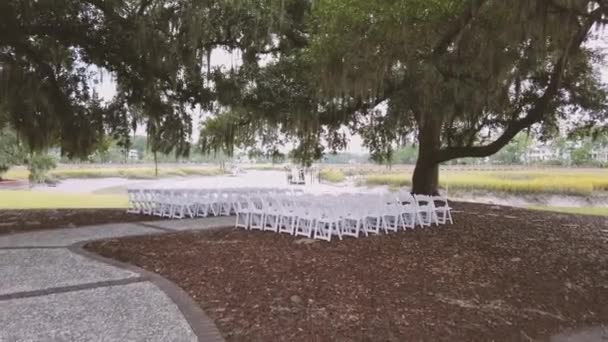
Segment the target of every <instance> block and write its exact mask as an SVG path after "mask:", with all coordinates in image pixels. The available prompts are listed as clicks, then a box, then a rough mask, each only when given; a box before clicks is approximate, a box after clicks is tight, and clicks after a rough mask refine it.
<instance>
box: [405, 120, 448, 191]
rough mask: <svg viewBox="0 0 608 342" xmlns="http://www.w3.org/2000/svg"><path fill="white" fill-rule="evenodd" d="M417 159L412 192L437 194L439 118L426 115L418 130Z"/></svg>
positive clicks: (439, 145)
mask: <svg viewBox="0 0 608 342" xmlns="http://www.w3.org/2000/svg"><path fill="white" fill-rule="evenodd" d="M418 142H419V145H418V160H416V168H415V169H414V175H413V177H412V193H414V194H421V195H437V194H438V193H439V163H438V162H437V157H438V154H439V150H440V149H441V120H438V119H436V118H433V117H432V116H431V115H427V116H426V117H424V118H423V120H422V122H420V129H419V131H418Z"/></svg>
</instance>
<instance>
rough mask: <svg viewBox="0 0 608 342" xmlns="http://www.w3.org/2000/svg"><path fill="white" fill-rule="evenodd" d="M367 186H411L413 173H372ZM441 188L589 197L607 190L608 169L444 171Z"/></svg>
mask: <svg viewBox="0 0 608 342" xmlns="http://www.w3.org/2000/svg"><path fill="white" fill-rule="evenodd" d="M364 183H365V184H366V185H368V186H374V185H387V186H389V187H406V186H410V185H411V175H410V174H405V173H399V174H395V173H388V174H372V175H369V176H366V177H365V180H364ZM439 183H440V185H441V187H443V188H446V187H448V188H449V190H455V191H458V190H462V191H474V190H484V191H491V192H504V193H512V194H540V193H544V194H557V195H579V196H588V195H591V194H592V193H593V192H595V191H607V190H608V172H606V171H595V172H590V171H587V172H580V171H577V170H570V171H567V170H551V171H445V172H440V177H439Z"/></svg>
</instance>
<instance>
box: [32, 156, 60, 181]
mask: <svg viewBox="0 0 608 342" xmlns="http://www.w3.org/2000/svg"><path fill="white" fill-rule="evenodd" d="M55 167H57V163H56V161H55V158H53V157H52V156H50V155H48V154H41V153H32V154H31V155H30V157H29V159H28V163H27V169H28V171H29V173H30V174H29V177H28V178H29V181H30V183H33V184H37V183H44V182H46V181H48V180H50V177H49V171H50V170H52V169H54V168H55Z"/></svg>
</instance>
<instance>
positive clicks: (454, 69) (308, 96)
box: [0, 0, 608, 193]
mask: <svg viewBox="0 0 608 342" xmlns="http://www.w3.org/2000/svg"><path fill="white" fill-rule="evenodd" d="M607 20H608V2H606V1H605V0H550V1H545V0H515V1H508V2H507V1H489V0H408V1H404V0H314V1H308V0H240V1H238V0H231V1H229V0H224V1H221V0H207V1H186V0H172V1H161V0H113V1H99V0H86V1H69V0H66V1H53V0H40V1H27V0H16V1H10V2H4V3H2V4H1V5H0V105H1V106H2V107H3V108H5V111H6V112H7V113H9V118H8V120H9V122H10V124H11V125H12V126H13V127H14V128H15V129H16V130H17V132H19V134H20V136H23V137H24V138H25V139H27V142H28V145H29V146H30V147H31V148H33V149H40V148H43V147H44V146H47V145H49V144H56V145H60V146H61V147H62V151H63V152H64V153H65V154H67V155H70V156H84V155H87V154H88V153H90V150H91V148H92V147H93V146H95V145H96V144H97V143H98V142H99V141H100V140H101V139H102V137H103V136H104V135H106V134H112V135H115V136H117V137H122V138H123V139H125V143H127V142H128V137H129V134H128V132H129V131H130V130H132V129H133V127H135V126H137V125H139V124H141V123H145V124H146V127H147V130H148V135H149V141H150V143H151V147H152V150H153V151H160V152H167V151H177V153H179V154H185V153H188V151H189V150H190V145H189V142H188V141H189V138H190V134H191V131H192V129H193V127H192V112H193V110H195V109H202V110H205V111H208V112H212V113H214V114H213V115H210V116H209V118H208V119H207V120H206V121H205V122H204V123H203V125H202V127H201V141H200V144H201V147H202V148H203V150H205V151H220V150H221V151H223V152H227V153H231V152H232V151H233V147H234V146H249V147H251V146H256V149H257V148H258V147H262V149H264V152H265V153H266V154H267V155H275V154H277V153H278V147H279V146H281V145H284V144H286V143H288V142H290V143H295V145H294V146H295V147H294V150H293V151H292V156H293V157H294V158H296V159H298V160H301V161H303V162H304V163H310V162H311V161H313V160H316V159H318V158H320V157H321V155H322V154H323V153H324V151H325V150H326V149H330V150H339V149H342V148H344V147H345V146H346V144H347V140H348V135H347V134H346V131H345V129H350V130H351V131H352V132H355V133H357V134H360V135H361V136H362V137H363V142H364V144H365V145H366V146H367V147H368V148H369V149H370V151H371V153H372V157H373V158H375V159H376V160H380V161H382V160H385V159H387V158H391V157H392V154H393V149H394V147H395V146H396V145H401V144H402V143H403V142H404V141H409V140H411V136H414V137H415V138H416V139H417V140H418V143H417V145H418V147H419V153H418V159H417V166H416V171H415V172H414V181H413V184H414V188H413V191H414V192H417V193H433V192H436V191H437V179H438V177H437V174H438V165H439V164H440V163H442V162H446V161H449V160H452V159H457V158H465V157H485V156H489V155H491V154H494V153H496V152H497V151H499V150H500V149H501V148H502V147H503V146H505V145H506V144H507V143H508V142H509V141H511V139H513V138H514V137H515V136H516V135H517V134H518V133H519V132H521V131H523V130H536V131H538V132H537V133H539V134H540V135H541V136H543V137H550V136H551V135H553V134H555V133H556V132H557V130H558V128H559V125H558V122H560V121H562V122H563V121H570V127H571V128H576V127H579V128H583V129H585V130H586V131H587V132H589V130H591V129H595V130H596V131H597V132H600V130H598V122H604V123H605V120H606V118H607V117H608V109H607V108H608V106H607V103H606V102H607V100H606V98H607V97H606V95H607V93H606V88H605V85H603V84H601V82H600V79H599V72H598V70H597V64H598V63H600V62H601V61H602V60H603V59H602V57H603V56H601V54H600V53H599V52H598V51H595V50H594V49H593V47H592V46H591V45H590V44H589V41H590V40H591V39H592V38H593V36H594V35H598V34H601V33H602V30H603V27H604V25H605V24H606V22H607ZM218 48H223V49H227V50H230V51H237V52H238V53H239V55H240V56H242V58H241V61H240V62H239V63H237V65H233V66H231V67H224V68H221V67H213V66H212V65H211V63H210V55H211V53H212V52H213V51H214V50H215V49H218ZM98 70H104V71H105V72H106V73H107V74H108V75H111V77H113V78H114V79H115V81H116V83H117V86H118V88H117V90H118V92H117V94H116V96H115V97H114V99H112V101H111V102H109V103H105V102H102V101H100V99H99V98H98V96H97V94H95V91H94V87H93V86H92V83H94V81H95V80H96V79H99V77H101V75H102V74H103V73H100V72H99V71H98ZM602 120H604V121H602Z"/></svg>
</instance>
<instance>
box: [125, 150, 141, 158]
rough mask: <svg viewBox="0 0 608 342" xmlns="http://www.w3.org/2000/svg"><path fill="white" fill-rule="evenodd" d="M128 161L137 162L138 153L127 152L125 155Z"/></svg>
mask: <svg viewBox="0 0 608 342" xmlns="http://www.w3.org/2000/svg"><path fill="white" fill-rule="evenodd" d="M127 159H128V160H139V151H137V150H129V152H128V153H127Z"/></svg>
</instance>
